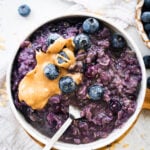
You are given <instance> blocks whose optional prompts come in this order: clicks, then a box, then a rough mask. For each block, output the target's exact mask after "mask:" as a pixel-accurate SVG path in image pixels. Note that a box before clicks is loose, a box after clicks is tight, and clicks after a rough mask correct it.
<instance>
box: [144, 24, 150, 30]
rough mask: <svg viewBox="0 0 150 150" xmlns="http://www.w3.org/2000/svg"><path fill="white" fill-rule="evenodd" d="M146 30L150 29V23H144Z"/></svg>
mask: <svg viewBox="0 0 150 150" xmlns="http://www.w3.org/2000/svg"><path fill="white" fill-rule="evenodd" d="M144 29H145V31H150V23H147V24H145V25H144Z"/></svg>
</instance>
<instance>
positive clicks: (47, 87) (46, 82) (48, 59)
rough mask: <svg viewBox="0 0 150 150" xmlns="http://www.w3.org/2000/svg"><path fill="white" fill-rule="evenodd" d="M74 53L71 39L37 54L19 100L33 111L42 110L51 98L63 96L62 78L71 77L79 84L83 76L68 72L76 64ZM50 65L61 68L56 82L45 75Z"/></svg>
mask: <svg viewBox="0 0 150 150" xmlns="http://www.w3.org/2000/svg"><path fill="white" fill-rule="evenodd" d="M64 47H65V48H64ZM61 51H64V52H65V53H66V54H67V56H68V59H67V58H65V57H63V56H61V55H60V54H59V52H61ZM73 51H74V45H73V41H72V39H71V38H70V39H63V38H59V39H58V40H56V41H55V42H54V44H52V45H50V46H49V47H48V49H47V51H46V53H44V52H42V51H39V52H36V61H37V64H36V66H35V68H34V69H33V70H31V71H30V72H28V73H27V74H26V75H25V76H24V78H23V79H22V80H21V82H20V84H19V94H18V97H19V100H20V101H25V103H26V104H27V105H29V106H30V107H31V108H32V109H42V108H43V107H44V106H45V105H46V104H47V102H48V99H49V98H50V97H52V96H54V95H56V94H61V90H60V88H59V79H60V78H61V77H63V76H71V77H72V78H73V80H74V81H75V82H76V84H79V83H80V82H81V81H82V74H81V73H75V74H70V73H68V71H67V68H68V67H69V66H71V65H74V64H75V62H76V61H75V56H74V52H73ZM58 57H61V58H62V59H63V60H64V63H61V64H59V63H58V61H57V58H58ZM49 63H51V64H55V65H56V66H57V67H58V68H59V76H58V77H57V78H56V79H55V80H50V79H48V78H47V77H46V76H45V74H44V67H45V66H46V65H48V64H49Z"/></svg>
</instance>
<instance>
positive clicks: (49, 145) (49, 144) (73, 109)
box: [43, 105, 81, 150]
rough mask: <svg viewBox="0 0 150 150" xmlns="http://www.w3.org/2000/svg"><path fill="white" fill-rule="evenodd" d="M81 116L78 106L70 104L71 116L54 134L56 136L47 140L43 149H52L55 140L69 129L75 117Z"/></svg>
mask: <svg viewBox="0 0 150 150" xmlns="http://www.w3.org/2000/svg"><path fill="white" fill-rule="evenodd" d="M79 118H81V115H80V110H79V109H77V108H76V107H74V106H72V105H70V106H69V118H68V119H67V120H66V121H65V122H64V124H63V125H62V126H61V127H60V128H59V130H58V131H57V132H56V133H55V134H54V136H53V137H52V138H51V139H50V140H49V141H48V142H47V144H46V146H45V147H44V148H43V150H50V149H51V148H52V147H53V145H54V144H55V142H56V141H57V140H58V139H59V138H60V137H61V135H62V134H63V133H64V132H65V131H66V130H67V128H68V127H69V126H70V124H71V122H72V121H73V120H74V119H79Z"/></svg>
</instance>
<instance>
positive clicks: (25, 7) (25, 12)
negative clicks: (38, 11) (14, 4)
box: [18, 4, 31, 17]
mask: <svg viewBox="0 0 150 150" xmlns="http://www.w3.org/2000/svg"><path fill="white" fill-rule="evenodd" d="M18 12H19V14H20V15H21V16H23V17H27V16H28V15H29V14H30V12H31V9H30V7H29V6H28V5H26V4H24V5H21V6H19V8H18Z"/></svg>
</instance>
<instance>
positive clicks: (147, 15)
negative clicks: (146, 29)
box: [141, 11, 150, 23]
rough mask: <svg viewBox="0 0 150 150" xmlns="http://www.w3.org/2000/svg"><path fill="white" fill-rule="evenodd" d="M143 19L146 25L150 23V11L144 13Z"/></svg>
mask: <svg viewBox="0 0 150 150" xmlns="http://www.w3.org/2000/svg"><path fill="white" fill-rule="evenodd" d="M141 19H142V21H143V22H144V23H150V12H149V11H145V12H143V13H142V16H141Z"/></svg>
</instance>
